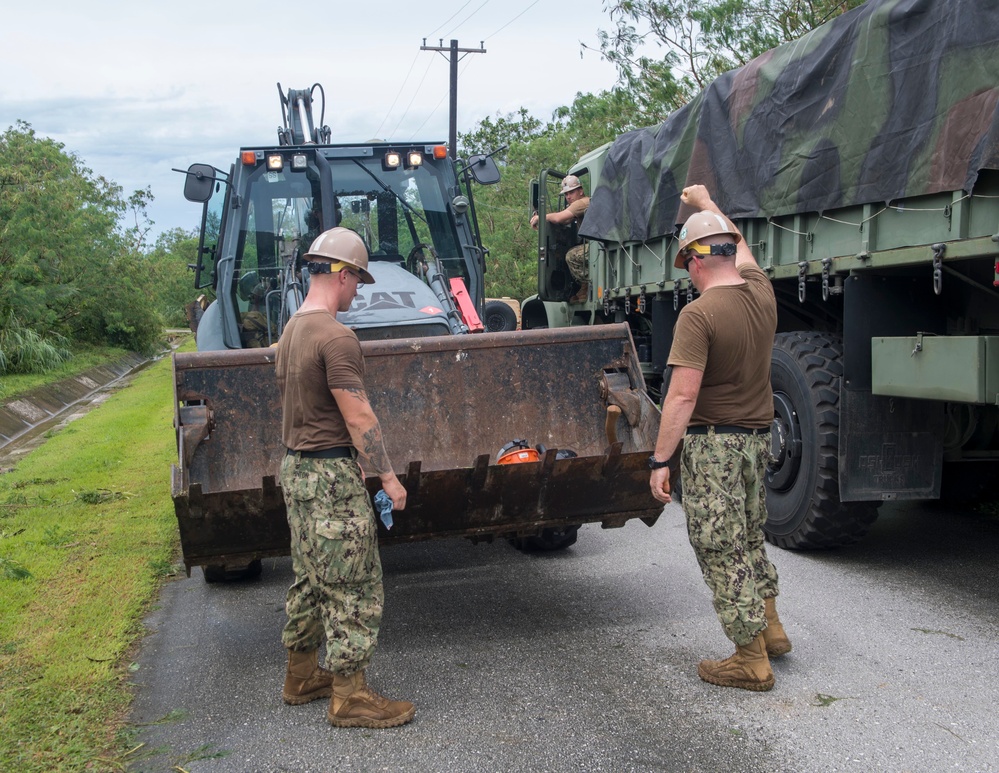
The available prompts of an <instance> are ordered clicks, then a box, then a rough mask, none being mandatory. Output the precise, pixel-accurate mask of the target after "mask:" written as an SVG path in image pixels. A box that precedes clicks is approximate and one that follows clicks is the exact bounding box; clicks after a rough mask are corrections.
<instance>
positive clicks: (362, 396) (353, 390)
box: [343, 387, 368, 403]
mask: <svg viewBox="0 0 999 773" xmlns="http://www.w3.org/2000/svg"><path fill="white" fill-rule="evenodd" d="M343 391H344V392H346V393H347V394H349V395H350V396H351V397H356V398H357V399H358V400H360V401H361V402H362V403H366V402H368V393H367V392H365V391H364V390H363V389H360V388H358V387H349V388H347V389H344V390H343Z"/></svg>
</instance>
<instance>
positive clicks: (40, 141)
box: [0, 121, 161, 351]
mask: <svg viewBox="0 0 999 773" xmlns="http://www.w3.org/2000/svg"><path fill="white" fill-rule="evenodd" d="M0 169H2V170H3V171H2V172H0V319H2V320H4V323H5V324H6V325H9V326H12V327H17V328H20V329H24V330H30V331H32V332H33V333H34V334H35V336H37V337H38V339H39V340H40V341H41V342H43V343H44V342H46V341H50V342H56V344H58V345H59V346H61V342H62V341H63V340H64V339H65V340H68V341H70V342H73V341H75V342H80V343H94V344H104V343H110V344H114V345H118V346H122V347H126V348H129V349H135V350H138V351H149V350H151V349H152V347H153V346H154V344H155V342H156V341H157V340H158V339H159V338H160V332H161V326H160V321H159V318H158V316H157V315H156V312H155V311H154V310H153V309H152V308H151V307H150V305H149V303H148V298H149V292H150V287H149V284H148V283H147V282H146V281H144V280H143V277H142V276H141V274H140V275H137V274H136V272H134V271H133V268H134V266H135V264H136V260H137V258H138V257H139V253H138V252H137V251H136V249H133V248H132V245H134V244H138V243H141V238H140V236H139V233H140V232H139V229H138V226H137V230H136V231H135V232H126V231H123V230H122V228H121V226H120V220H121V217H122V215H123V214H124V212H125V211H126V208H127V207H128V206H129V205H128V203H127V202H126V201H125V200H123V198H122V191H121V188H120V187H119V186H118V185H116V184H115V183H113V182H111V181H109V180H107V179H105V178H104V177H101V176H99V175H95V174H94V173H93V172H92V171H91V170H90V169H88V168H87V167H85V166H84V165H83V164H82V163H81V162H80V160H79V159H78V158H77V157H76V156H75V155H74V154H72V153H67V152H65V150H64V146H63V145H62V144H61V143H58V142H55V141H54V140H52V139H49V138H43V137H38V136H37V135H36V134H35V131H34V130H33V129H32V128H31V126H30V125H29V124H27V123H25V122H23V121H19V122H18V123H17V124H16V126H13V127H11V128H9V129H8V130H7V131H6V132H4V133H3V134H2V135H0ZM150 199H151V194H149V192H148V189H147V190H146V191H144V192H136V194H135V195H133V199H132V206H133V207H138V208H139V209H140V210H143V211H144V205H145V202H147V201H149V200H150ZM137 223H138V221H137Z"/></svg>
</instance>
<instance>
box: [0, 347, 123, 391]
mask: <svg viewBox="0 0 999 773" xmlns="http://www.w3.org/2000/svg"><path fill="white" fill-rule="evenodd" d="M127 354H129V352H126V351H125V350H124V349H115V348H114V347H110V346H101V347H86V348H77V349H75V350H74V351H73V356H72V357H71V358H70V359H69V360H67V361H66V362H64V363H62V364H61V365H59V366H58V367H56V368H53V369H52V370H48V371H46V372H45V373H27V374H9V373H7V374H4V375H3V376H0V400H10V399H11V398H14V397H17V396H18V395H21V394H24V393H25V392H28V391H30V390H32V389H37V388H38V387H40V386H45V385H46V384H52V383H55V382H56V381H62V380H63V379H64V378H72V377H73V376H77V375H79V374H80V373H83V372H84V371H86V370H90V368H94V367H97V366H98V365H103V364H105V363H107V362H113V361H114V360H117V359H120V358H121V357H124V356H126V355H127Z"/></svg>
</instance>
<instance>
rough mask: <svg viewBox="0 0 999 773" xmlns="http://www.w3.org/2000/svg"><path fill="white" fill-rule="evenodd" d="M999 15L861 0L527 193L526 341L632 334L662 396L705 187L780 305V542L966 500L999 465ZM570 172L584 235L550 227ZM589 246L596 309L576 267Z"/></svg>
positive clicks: (775, 506)
mask: <svg viewBox="0 0 999 773" xmlns="http://www.w3.org/2000/svg"><path fill="white" fill-rule="evenodd" d="M997 104H999V6H996V5H995V4H994V3H978V2H974V1H973V0H954V1H953V2H948V3H930V2H915V3H913V2H900V1H899V0H869V2H867V3H865V4H864V5H862V6H859V7H858V8H856V9H854V10H852V11H850V12H848V13H846V14H844V15H842V16H840V17H838V18H836V19H835V20H833V21H831V22H828V23H827V24H825V25H823V26H822V27H820V28H818V29H816V30H814V31H812V32H811V33H810V34H808V35H806V36H804V37H803V38H802V39H800V40H798V41H796V42H794V43H789V44H787V45H784V46H781V47H779V48H777V49H774V50H772V51H769V52H767V53H766V54H764V55H762V56H760V57H759V58H757V59H755V60H753V61H751V62H749V63H748V64H747V65H745V66H744V67H742V68H740V69H737V70H735V71H732V72H729V73H727V74H725V75H723V76H722V77H720V78H718V79H717V80H716V81H714V82H712V83H711V84H710V85H709V86H708V87H707V88H706V89H705V90H704V91H703V92H702V93H701V94H699V95H698V96H697V97H696V98H695V99H694V100H693V101H692V102H690V103H689V104H688V105H686V106H685V107H683V108H682V109H680V110H678V111H677V112H675V113H673V114H672V115H670V116H669V117H668V118H667V120H666V121H665V122H664V123H663V124H661V125H659V126H655V127H652V128H648V129H643V130H639V131H634V132H630V133H628V134H625V135H622V136H621V137H619V138H618V139H617V140H615V141H614V142H612V143H609V144H607V145H605V146H603V147H600V148H598V149H596V150H594V151H593V152H591V153H589V154H587V155H586V156H584V157H583V158H581V159H580V160H579V161H578V162H577V163H576V164H574V165H573V166H572V167H571V168H570V169H567V170H564V172H559V171H556V170H546V171H545V172H542V173H541V175H540V176H539V178H538V180H537V181H536V184H535V186H534V194H533V198H534V201H533V202H532V207H533V208H534V209H537V210H538V211H539V212H540V213H541V215H542V217H541V224H542V227H541V229H540V230H539V257H538V295H537V297H535V298H532V299H529V300H528V301H527V302H525V304H524V306H523V311H522V315H523V316H522V323H523V327H524V328H525V329H531V328H542V327H543V328H547V329H551V328H553V327H557V326H567V327H571V328H577V327H598V326H600V325H604V324H611V323H618V324H619V323H622V322H625V323H627V324H628V326H629V328H630V329H631V331H632V336H633V338H634V340H635V343H636V347H637V352H638V358H639V361H640V363H641V367H642V370H643V373H644V375H645V379H646V382H647V385H648V388H649V390H650V393H651V394H652V395H654V396H656V397H658V396H659V395H660V394H661V393H662V391H663V390H664V386H663V385H664V379H665V378H666V377H668V375H667V369H666V363H667V357H668V354H669V350H670V345H671V343H672V331H673V326H674V323H675V321H676V319H677V315H678V313H679V310H680V309H681V308H682V307H683V306H684V305H685V304H687V303H690V302H691V301H692V300H693V298H694V296H695V291H694V289H693V287H692V286H691V283H690V279H689V277H688V276H687V274H686V272H685V271H683V270H682V269H676V268H674V267H673V261H674V257H675V254H676V245H677V233H678V225H679V224H680V223H682V222H683V221H684V220H685V219H686V218H687V216H689V214H690V212H689V211H685V209H686V208H685V207H682V206H681V205H680V193H681V191H682V190H683V188H684V187H685V186H686V185H690V184H695V183H700V184H704V185H707V187H708V188H709V189H710V191H711V193H712V196H713V198H714V200H715V201H716V202H717V203H718V204H719V206H720V208H721V209H722V210H723V211H724V212H726V213H727V214H728V215H729V216H730V217H732V218H733V219H734V220H735V221H736V222H737V224H738V226H739V228H740V230H741V231H742V233H743V234H744V235H745V237H746V240H747V242H748V244H749V245H750V246H751V248H752V249H753V251H754V254H755V255H756V257H757V260H758V261H759V262H760V264H761V266H762V267H763V268H764V269H765V270H766V271H767V273H768V274H769V275H770V278H771V280H772V281H773V285H774V290H775V293H776V296H777V305H778V331H777V335H776V338H775V341H774V347H773V358H772V371H771V373H772V376H771V378H772V385H773V389H774V422H773V449H772V451H773V462H772V464H771V466H770V469H769V471H768V476H767V485H768V489H769V490H768V503H769V518H768V520H767V524H766V532H767V536H768V538H769V540H770V541H771V542H773V543H775V544H777V545H779V546H782V547H787V548H825V547H834V546H839V545H843V544H847V543H850V542H852V541H855V540H857V539H859V538H860V537H861V536H862V535H863V534H864V533H865V532H866V531H867V530H868V528H869V527H870V525H871V524H872V523H873V522H874V520H875V518H876V516H877V513H878V507H879V505H880V504H881V503H882V502H885V501H889V500H896V499H900V500H902V499H934V498H938V497H940V496H941V494H942V493H943V494H944V495H948V494H961V495H964V496H969V495H971V494H974V493H975V492H976V491H978V490H979V489H980V488H981V487H982V486H985V485H987V484H989V483H990V482H991V481H995V480H996V478H997V476H996V472H997V470H996V467H997V461H999V437H997V432H996V428H997V425H999V409H997V403H999V302H997V301H999V293H997V290H996V286H997V285H999V261H997V258H999V248H997V240H999V234H997V227H999V120H997ZM565 174H574V175H577V176H579V177H580V179H581V180H582V181H583V185H584V188H585V189H586V190H587V191H588V192H589V193H590V195H591V204H590V208H589V210H588V212H587V213H586V215H585V217H584V219H583V222H582V226H581V227H580V228H579V233H574V232H571V231H566V230H565V229H556V228H553V227H551V226H548V225H547V224H546V223H545V219H544V214H545V212H547V211H551V209H552V208H558V207H560V206H561V202H559V201H558V198H557V196H558V194H557V190H558V182H559V181H560V180H561V179H562V177H564V175H565ZM579 240H583V241H584V242H585V243H586V244H587V247H586V249H587V254H588V260H589V273H590V282H589V297H588V298H587V299H586V300H585V301H582V302H576V303H568V301H569V299H570V298H571V297H572V296H573V294H574V293H575V292H576V290H577V289H578V285H577V284H576V283H575V282H574V281H573V280H572V277H571V275H570V273H569V271H568V268H567V266H566V263H565V252H566V250H567V249H569V248H570V247H572V246H573V245H574V244H576V243H577V242H578V241H579Z"/></svg>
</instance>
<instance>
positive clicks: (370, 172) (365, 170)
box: [350, 158, 429, 225]
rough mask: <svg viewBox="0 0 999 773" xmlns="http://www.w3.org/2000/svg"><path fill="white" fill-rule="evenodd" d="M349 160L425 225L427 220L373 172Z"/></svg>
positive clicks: (353, 159) (359, 163)
mask: <svg viewBox="0 0 999 773" xmlns="http://www.w3.org/2000/svg"><path fill="white" fill-rule="evenodd" d="M350 160H351V161H353V162H354V163H355V164H357V165H358V166H359V167H361V170H362V171H363V172H364V173H365V174H367V175H368V177H370V178H371V179H372V180H374V181H375V182H376V183H378V184H379V185H380V186H381V189H382V190H383V191H385V192H386V193H391V194H392V195H393V196H395V197H396V198H397V199H399V202H400V203H401V204H402V205H403V206H404V207H405V208H406V209H408V210H409V211H410V212H412V213H413V214H414V215H416V216H417V217H418V218H420V220H422V221H423V222H424V223H426V222H427V219H426V218H425V217H424V216H423V215H421V214H420V213H419V212H418V211H416V209H414V208H413V205H412V204H410V203H409V202H408V201H406V200H405V199H404V198H403V197H402V196H400V195H399V194H398V193H396V192H395V191H394V190H392V186H390V185H387V184H386V183H383V182H382V181H381V180H380V179H379V177H378V175H376V174H375V173H374V172H372V171H371V170H370V169H368V167H366V166H365V165H364V164H362V163H361V162H360V161H358V160H357V159H356V158H352V159H350ZM428 225H429V224H428Z"/></svg>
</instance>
